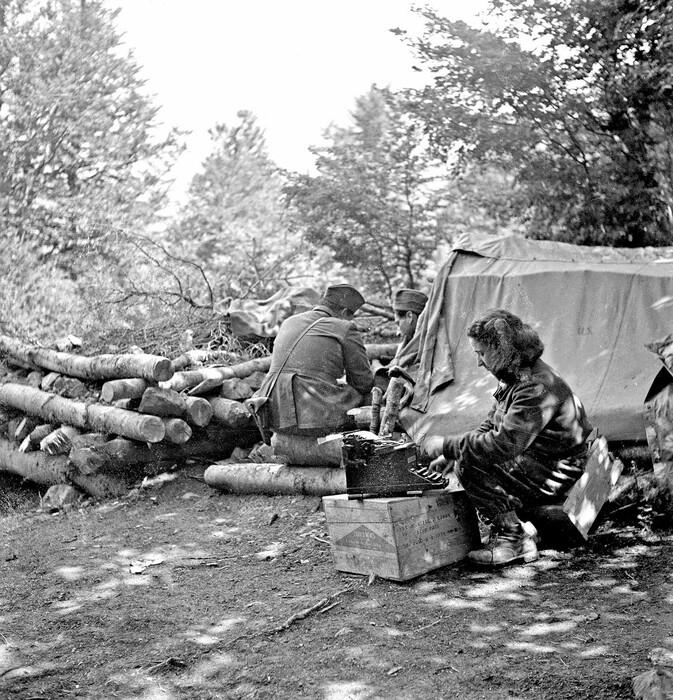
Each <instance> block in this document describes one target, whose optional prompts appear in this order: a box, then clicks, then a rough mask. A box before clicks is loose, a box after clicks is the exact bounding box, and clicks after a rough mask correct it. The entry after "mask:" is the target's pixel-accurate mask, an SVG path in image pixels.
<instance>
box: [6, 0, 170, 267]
mask: <svg viewBox="0 0 673 700" xmlns="http://www.w3.org/2000/svg"><path fill="white" fill-rule="evenodd" d="M115 15H116V13H114V12H110V11H108V10H106V9H105V8H104V6H103V4H102V2H101V1H100V0H0V223H1V225H2V235H3V237H13V238H14V240H22V241H24V242H27V243H29V244H32V245H33V247H34V248H35V250H36V252H37V253H38V255H39V256H41V257H42V258H44V257H45V256H47V255H48V256H50V257H51V258H52V259H53V258H55V259H56V260H57V261H58V263H59V265H60V266H61V267H63V268H67V269H69V270H70V271H71V272H72V273H73V274H76V273H77V271H78V270H79V272H81V271H82V268H83V267H84V263H85V262H86V259H85V258H82V257H81V254H82V253H83V252H87V251H89V250H90V246H91V245H92V244H94V243H95V245H96V252H97V253H100V254H103V255H106V256H108V257H110V256H111V257H112V258H113V259H114V258H115V257H116V258H118V257H119V250H118V249H116V248H115V246H114V245H113V243H112V242H111V241H108V233H109V231H110V230H111V228H112V227H113V226H114V227H115V228H116V227H124V226H133V227H135V228H141V229H142V228H143V227H144V226H145V225H147V224H148V223H149V222H150V221H152V220H153V217H154V216H155V214H156V213H157V211H158V210H159V209H160V208H161V207H162V206H163V205H164V204H165V193H166V186H167V180H166V175H167V172H168V168H169V166H170V165H171V164H172V162H173V161H174V158H175V157H176V155H177V153H178V152H179V145H178V134H177V133H176V132H173V131H171V132H170V133H168V135H167V136H163V137H162V136H160V135H159V132H158V127H159V125H158V123H157V120H156V116H157V108H156V107H154V106H153V104H152V101H151V99H150V97H148V96H147V95H145V94H144V93H143V82H142V80H141V79H140V78H139V76H138V70H139V69H138V66H137V65H136V64H135V62H134V61H133V59H132V57H131V56H130V55H125V54H124V53H123V51H122V49H121V43H120V42H121V39H120V37H119V35H118V34H117V32H116V30H115V28H114V17H115Z"/></svg>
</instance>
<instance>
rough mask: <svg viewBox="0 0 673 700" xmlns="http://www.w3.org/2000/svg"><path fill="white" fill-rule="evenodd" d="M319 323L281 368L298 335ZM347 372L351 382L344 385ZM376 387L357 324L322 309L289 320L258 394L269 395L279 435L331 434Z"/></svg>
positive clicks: (275, 429)
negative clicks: (313, 324) (343, 381)
mask: <svg viewBox="0 0 673 700" xmlns="http://www.w3.org/2000/svg"><path fill="white" fill-rule="evenodd" d="M317 319H320V321H319V323H318V324H317V325H315V326H314V327H313V328H311V329H310V330H309V331H308V333H306V335H305V336H304V337H303V338H301V340H300V341H299V343H298V344H297V346H296V347H295V348H294V350H292V352H291V354H290V356H289V358H288V360H287V362H286V363H285V365H284V366H283V367H282V369H281V365H282V362H283V359H284V358H285V357H286V355H287V354H288V352H289V351H290V349H291V348H292V345H293V344H294V342H295V341H296V339H297V337H298V336H299V335H300V334H301V333H302V332H303V331H304V330H305V329H306V328H308V327H309V326H310V325H311V324H312V323H313V322H314V321H316V320H317ZM279 370H280V372H279ZM344 374H345V378H346V384H342V383H338V382H337V380H338V379H341V378H342V377H343V376H344ZM276 377H277V379H276ZM274 380H275V384H274ZM272 385H273V387H272V388H271V391H270V392H269V388H270V387H271V386H272ZM372 386H373V376H372V371H371V367H370V364H369V360H368V359H367V354H366V351H365V347H364V343H363V342H362V337H361V335H360V333H359V331H358V330H357V327H356V326H355V324H354V323H352V322H351V321H346V320H344V319H340V318H336V317H334V316H332V312H331V311H330V309H329V308H328V307H327V306H316V307H315V308H314V309H312V310H311V311H306V312H304V313H301V314H297V315H295V316H291V317H290V318H288V319H286V320H285V321H284V322H283V325H282V326H281V327H280V331H279V333H278V336H277V337H276V340H275V342H274V349H273V357H272V359H271V367H270V369H269V372H268V374H267V376H266V378H265V380H264V383H263V384H262V386H261V388H260V390H259V392H258V394H259V395H260V396H269V406H268V408H269V412H270V417H271V428H272V430H273V431H274V432H280V433H283V432H285V433H296V432H308V433H315V434H319V433H323V434H326V433H328V432H332V431H336V430H339V429H340V428H341V427H342V426H343V424H344V422H345V420H346V417H347V411H348V410H349V409H351V408H355V407H356V406H360V405H361V404H362V400H363V398H364V396H365V395H366V394H368V393H369V392H370V391H371V388H372Z"/></svg>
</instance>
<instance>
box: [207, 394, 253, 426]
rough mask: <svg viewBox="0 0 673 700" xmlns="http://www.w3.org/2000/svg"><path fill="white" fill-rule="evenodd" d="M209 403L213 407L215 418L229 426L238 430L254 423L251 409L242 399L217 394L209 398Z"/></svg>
mask: <svg viewBox="0 0 673 700" xmlns="http://www.w3.org/2000/svg"><path fill="white" fill-rule="evenodd" d="M208 403H209V404H210V405H211V406H212V408H213V418H214V419H215V420H218V421H220V422H221V423H223V424H224V425H226V426H227V427H228V428H232V429H233V430H237V429H238V428H245V427H246V426H248V425H251V424H252V416H251V415H250V411H248V409H247V408H246V407H245V406H244V405H243V404H242V403H241V402H240V401H231V400H230V399H223V398H222V397H220V396H215V397H212V398H210V399H208Z"/></svg>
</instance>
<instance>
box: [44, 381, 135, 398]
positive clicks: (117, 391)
mask: <svg viewBox="0 0 673 700" xmlns="http://www.w3.org/2000/svg"><path fill="white" fill-rule="evenodd" d="M148 386H149V384H148V383H147V382H146V381H145V380H144V379H112V380H110V381H109V382H105V384H103V387H102V389H101V392H100V398H101V401H105V403H113V402H114V401H120V400H121V399H139V398H140V397H141V396H142V395H143V394H144V393H145V389H147V387H148ZM42 388H44V387H42Z"/></svg>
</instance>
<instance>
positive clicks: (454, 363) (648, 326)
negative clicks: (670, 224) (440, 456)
mask: <svg viewBox="0 0 673 700" xmlns="http://www.w3.org/2000/svg"><path fill="white" fill-rule="evenodd" d="M489 308H504V309H508V310H509V311H512V312H513V313H515V314H516V315H518V316H520V317H521V318H523V319H524V320H525V321H527V322H528V323H530V324H531V325H532V326H533V327H534V328H536V330H537V331H538V333H539V334H540V337H541V338H542V340H543V342H544V344H545V348H546V349H545V352H544V355H543V359H544V360H545V361H546V362H547V363H549V364H550V365H552V367H555V368H556V369H557V370H558V371H559V372H560V374H561V375H562V376H563V377H564V378H565V379H566V380H567V381H568V383H569V384H570V385H571V387H572V388H573V389H574V391H575V393H576V394H577V395H578V396H579V397H580V399H581V400H582V402H583V403H584V406H585V408H586V410H587V413H588V415H589V417H590V419H591V421H592V422H593V423H594V425H595V426H596V427H598V428H599V429H600V430H601V431H602V433H603V434H604V435H605V436H606V437H607V438H608V439H609V440H638V441H645V439H646V437H645V421H644V416H643V401H644V399H645V396H646V394H647V392H648V389H649V387H650V385H651V384H652V382H653V380H654V378H655V377H656V375H657V373H658V372H659V369H660V363H659V362H658V360H657V358H656V357H655V356H654V355H653V354H652V353H651V352H649V351H648V350H647V349H646V347H645V344H646V343H648V342H652V341H655V340H657V339H658V338H661V337H662V336H665V335H667V334H668V333H670V332H671V331H673V247H669V248H659V249H658V248H640V249H624V248H620V249H614V248H604V247H587V246H576V245H572V244H567V243H557V242H554V241H535V240H531V239H527V238H523V237H521V236H504V237H487V236H477V235H466V236H463V237H461V238H460V239H459V240H458V241H457V243H456V244H455V245H454V247H453V250H452V252H451V254H450V256H449V259H448V260H447V262H446V263H445V264H444V266H443V267H442V268H441V270H440V271H439V273H438V275H437V278H436V279H435V282H434V284H433V287H432V289H431V290H430V299H429V301H428V305H427V307H426V309H425V311H424V313H423V315H422V316H421V318H420V320H419V327H418V331H417V336H416V338H415V339H414V341H415V342H417V343H418V345H419V351H418V356H417V358H416V359H419V358H420V368H419V372H418V379H417V385H416V390H415V393H414V397H413V401H412V408H411V409H406V410H405V411H404V412H403V415H402V416H401V420H402V422H403V424H404V426H405V428H406V430H407V432H408V433H409V434H410V435H411V436H412V437H413V438H414V439H418V438H419V437H420V436H421V435H422V434H433V433H441V434H447V433H461V432H464V431H467V430H471V429H473V428H475V427H476V426H477V425H479V423H480V422H481V420H482V419H483V418H484V417H485V415H486V413H487V412H488V409H489V408H490V406H491V404H492V401H493V398H492V394H493V391H494V390H495V388H496V380H495V379H494V378H493V377H492V376H491V375H490V374H488V373H487V372H486V371H485V370H484V369H483V368H481V367H477V362H476V359H475V356H474V352H473V351H472V349H471V347H470V345H469V342H468V339H467V337H466V334H465V331H466V329H467V327H468V325H469V323H470V322H471V321H472V319H473V318H475V317H476V316H477V315H478V314H479V313H481V312H482V311H485V310H486V309H489Z"/></svg>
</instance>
